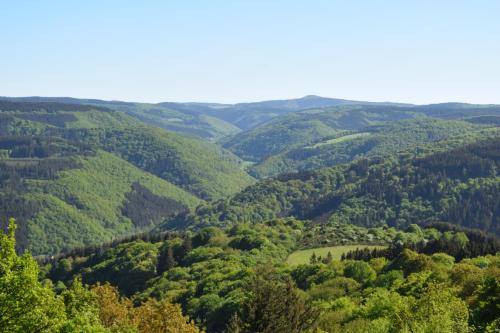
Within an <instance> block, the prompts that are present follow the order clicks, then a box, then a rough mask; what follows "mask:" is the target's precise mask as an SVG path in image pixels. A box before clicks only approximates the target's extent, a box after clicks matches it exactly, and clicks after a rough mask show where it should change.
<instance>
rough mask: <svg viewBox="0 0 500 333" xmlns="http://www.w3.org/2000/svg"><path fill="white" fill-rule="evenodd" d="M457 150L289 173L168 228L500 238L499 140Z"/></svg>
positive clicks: (205, 207) (174, 221)
mask: <svg viewBox="0 0 500 333" xmlns="http://www.w3.org/2000/svg"><path fill="white" fill-rule="evenodd" d="M498 134H499V133H498V132H496V135H494V137H493V138H490V139H486V140H483V141H479V142H476V143H473V144H469V145H466V146H465V147H463V144H462V145H459V147H456V148H452V149H444V150H441V151H440V150H435V151H434V152H430V151H424V152H423V153H422V154H417V155H415V154H408V153H406V154H401V155H399V156H398V157H394V156H392V157H382V158H381V157H374V158H369V159H359V160H357V161H354V162H352V163H350V164H342V165H339V166H336V167H333V168H325V169H320V170H315V171H303V172H299V173H295V174H285V175H281V176H279V177H277V178H276V179H268V180H263V181H260V182H258V183H257V184H255V185H253V186H250V187H248V188H247V189H245V190H244V191H242V192H240V193H238V194H236V195H234V196H233V197H231V198H229V199H223V200H220V201H217V202H214V203H211V204H208V205H202V206H200V207H198V208H197V210H196V212H194V213H186V214H180V215H179V216H177V217H175V218H172V219H170V220H169V221H167V223H165V224H164V225H163V228H166V229H185V228H195V229H196V228H201V227H204V226H227V225H231V224H233V223H236V222H241V223H257V222H261V221H266V220H268V219H272V218H276V217H286V216H292V217H296V218H300V219H312V220H315V221H318V222H325V221H329V222H332V223H348V224H356V225H361V226H365V227H376V226H393V227H397V228H404V227H406V226H408V225H409V224H411V223H417V224H418V223H422V222H425V221H444V222H449V223H454V224H459V225H462V226H466V227H470V228H478V229H482V230H484V231H488V232H493V233H496V234H497V235H498V234H500V220H499V218H500V203H499V201H498V193H499V191H500V177H499V176H498V173H497V170H498V168H499V167H500V152H499V149H500V136H499V135H498Z"/></svg>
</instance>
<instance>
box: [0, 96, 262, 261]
mask: <svg viewBox="0 0 500 333" xmlns="http://www.w3.org/2000/svg"><path fill="white" fill-rule="evenodd" d="M0 120H1V121H0V164H1V166H2V168H1V175H0V195H1V197H2V200H1V203H2V205H1V206H2V207H1V208H0V210H1V212H2V213H3V214H1V215H2V216H13V217H16V218H17V219H18V224H19V229H18V240H19V242H18V245H19V249H24V248H29V249H31V250H32V251H33V252H34V253H36V254H40V253H55V252H58V251H61V250H62V249H67V248H71V247H74V246H81V245H84V244H89V243H96V242H102V241H105V240H110V239H111V238H114V237H117V236H120V235H124V234H129V233H133V232H137V231H139V230H144V229H149V228H151V227H152V226H153V225H155V224H157V223H159V222H160V221H162V220H163V219H164V218H165V217H167V216H169V215H171V214H173V213H176V212H179V211H182V210H185V209H187V208H192V207H194V206H196V205H197V204H198V203H199V202H200V201H201V200H200V199H213V198H220V197H222V196H226V195H229V194H231V193H234V192H236V191H239V190H241V189H242V188H244V187H246V186H247V185H249V184H251V183H252V182H253V180H252V178H251V177H249V176H248V175H247V174H246V173H245V172H244V171H243V170H242V168H241V162H240V160H239V159H238V158H237V157H235V156H234V155H232V154H231V153H229V152H226V151H224V150H223V149H221V148H220V147H218V146H215V145H213V144H210V143H208V142H202V141H200V140H197V139H194V138H188V137H184V136H181V135H179V134H175V133H169V132H166V131H164V130H162V129H159V128H155V127H150V126H145V125H143V124H141V123H140V122H138V121H137V120H135V119H133V118H131V117H129V116H127V115H125V114H123V113H118V112H115V111H112V110H109V109H107V108H103V107H95V106H88V105H76V104H61V103H27V102H23V103H19V102H10V101H0ZM2 222H5V221H2Z"/></svg>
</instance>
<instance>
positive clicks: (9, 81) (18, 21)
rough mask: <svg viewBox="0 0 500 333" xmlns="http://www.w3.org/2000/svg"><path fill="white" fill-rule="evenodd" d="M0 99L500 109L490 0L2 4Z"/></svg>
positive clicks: (498, 54) (498, 51) (499, 10)
mask: <svg viewBox="0 0 500 333" xmlns="http://www.w3.org/2000/svg"><path fill="white" fill-rule="evenodd" d="M0 36H1V43H0V95H3V96H28V95H39V96H73V97H85V98H102V99H118V100H128V101H145V102H160V101H214V102H236V101H254V100H265V99H277V98H291V97H301V96H303V95H307V94H317V95H322V96H328V97H337V98H347V99H362V100H372V101H387V100H391V101H399V102H412V103H434V102H444V101H465V102H476V103H500V1H498V0H491V1H481V0H474V1H472V0H462V1H460V0H453V1H451V0H450V1H445V0H433V1H422V0H414V1H404V0H398V1H374V0H370V1H369V0H366V1H361V0H359V1H355V0H345V1H331V0H330V1H327V0H324V1H320V0H317V1H315V0H309V1H306V0H303V1H291V0H289V1H284V0H283V1H278V0H246V1H237V0H226V1H221V0H219V1H217V0H206V1H202V0H198V1H195V0H192V1H185V0H179V1H125V0H122V1H110V0H102V1H89V0H86V1H76V0H75V1H71V0H65V1H50V0H47V1H2V2H0Z"/></svg>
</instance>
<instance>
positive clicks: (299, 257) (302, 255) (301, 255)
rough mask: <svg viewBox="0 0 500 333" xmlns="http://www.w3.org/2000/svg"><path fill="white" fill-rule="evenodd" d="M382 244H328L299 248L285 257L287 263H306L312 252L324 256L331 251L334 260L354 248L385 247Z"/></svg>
mask: <svg viewBox="0 0 500 333" xmlns="http://www.w3.org/2000/svg"><path fill="white" fill-rule="evenodd" d="M385 247H386V246H382V245H339V246H329V247H317V248H314V249H307V250H299V251H295V252H292V253H291V254H290V255H289V256H288V258H287V259H286V262H287V264H289V265H292V266H295V265H300V264H308V263H309V258H311V256H312V254H313V252H314V253H316V255H317V256H321V257H323V258H324V257H326V255H327V254H328V252H331V254H332V256H333V259H334V260H340V258H341V256H342V254H343V253H346V252H349V251H353V250H356V249H364V248H369V249H375V248H378V249H380V248H385Z"/></svg>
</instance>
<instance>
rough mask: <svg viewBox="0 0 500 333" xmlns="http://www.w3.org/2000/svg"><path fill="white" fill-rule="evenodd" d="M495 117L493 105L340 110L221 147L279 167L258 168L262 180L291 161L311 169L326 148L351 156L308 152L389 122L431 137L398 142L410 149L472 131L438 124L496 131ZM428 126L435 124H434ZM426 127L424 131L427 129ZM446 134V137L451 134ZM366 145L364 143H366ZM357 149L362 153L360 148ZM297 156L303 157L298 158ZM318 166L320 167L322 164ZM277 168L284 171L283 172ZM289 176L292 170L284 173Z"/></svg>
mask: <svg viewBox="0 0 500 333" xmlns="http://www.w3.org/2000/svg"><path fill="white" fill-rule="evenodd" d="M499 116H500V107H498V106H494V105H493V106H488V105H483V106H475V105H469V104H453V103H447V104H437V105H424V106H397V105H383V106H381V105H362V104H361V105H359V104H353V105H342V106H334V107H324V108H319V109H310V110H302V111H298V112H294V113H287V114H284V115H280V116H278V117H275V118H273V119H272V120H270V121H268V122H266V123H264V124H262V125H260V126H257V127H255V128H253V129H249V130H247V131H244V132H241V133H238V134H236V135H234V136H232V137H228V138H226V139H224V140H222V143H223V145H224V147H226V148H228V149H229V150H231V151H232V152H234V153H235V154H236V155H238V156H240V157H241V158H243V159H245V160H249V161H252V162H257V163H259V162H262V163H266V162H267V161H265V160H266V159H271V160H272V161H271V162H270V163H271V164H278V165H277V166H273V167H271V166H269V165H267V166H264V167H263V168H264V169H269V168H271V169H272V168H274V169H276V171H274V172H272V171H271V170H269V171H268V172H267V173H266V171H267V170H263V171H261V170H259V169H258V166H257V167H256V169H255V171H254V173H256V174H260V172H261V173H262V174H263V175H276V174H277V173H279V172H283V171H287V167H286V164H287V163H288V162H289V160H290V159H295V160H297V161H299V162H298V164H299V167H301V165H300V164H301V163H303V164H304V167H306V166H307V165H308V163H309V161H306V160H307V159H308V158H309V155H317V154H323V152H327V151H328V150H329V149H330V148H333V151H332V152H331V153H329V154H330V155H336V156H338V155H339V154H346V155H350V154H352V153H351V152H350V150H349V149H346V148H344V149H343V150H342V149H341V150H340V151H336V149H335V148H336V147H333V146H322V147H321V150H322V152H316V151H311V150H307V149H308V148H311V147H313V148H318V147H319V146H317V144H319V143H322V142H328V140H332V139H335V138H340V137H342V136H345V135H346V134H347V135H348V134H356V133H363V134H362V135H364V134H365V133H366V132H372V131H374V128H373V127H378V126H384V125H388V124H392V123H393V122H399V123H402V124H403V125H402V126H403V127H404V126H406V127H410V124H414V125H415V126H416V128H415V129H410V131H415V132H418V131H420V132H423V130H425V126H427V129H428V131H429V132H430V133H429V138H424V137H422V136H421V133H415V134H417V135H420V137H418V138H411V136H410V135H409V134H410V133H408V135H407V136H406V137H405V138H409V139H410V141H409V142H405V141H404V140H401V142H405V145H406V146H409V145H411V144H414V143H415V141H419V142H421V143H425V142H429V141H430V142H432V141H437V140H442V139H444V138H446V135H447V134H448V135H450V136H453V135H456V134H459V132H457V127H460V126H462V127H463V130H464V131H463V132H462V133H466V132H469V131H472V130H473V128H474V127H472V126H470V125H467V124H466V123H452V122H438V121H437V120H439V119H445V120H452V119H456V120H463V121H466V122H469V123H480V124H482V125H483V126H495V123H496V120H495V119H496V117H499ZM405 119H417V120H419V121H420V122H422V123H424V125H422V123H419V122H418V121H417V122H413V123H412V122H406V123H405V122H401V121H402V120H405ZM432 120H435V121H434V122H432ZM425 123H427V124H428V125H425ZM395 126H397V125H395ZM432 127H434V129H436V128H435V127H441V128H440V129H439V130H440V131H441V133H442V134H441V137H440V136H439V135H436V134H435V132H434V133H433V132H432V131H433V128H432ZM447 127H448V128H447ZM387 130H393V131H397V129H395V128H394V127H393V128H391V127H389V128H387ZM448 130H449V131H450V132H449V133H448ZM395 134H399V133H395ZM351 138H353V137H351ZM364 139H366V140H368V138H366V137H365V138H364ZM418 139H419V140H418ZM393 140H395V139H393ZM376 144H378V142H377V143H376ZM402 148H405V147H402ZM360 149H361V150H362V151H363V147H361V148H360ZM367 149H369V148H365V150H367ZM301 150H307V153H302V152H301ZM352 150H353V151H354V153H357V152H358V150H359V149H355V148H353V149H352ZM297 151H299V152H297ZM285 154H290V155H289V156H291V157H290V158H287V157H284V156H283V155H285ZM327 154H328V153H327ZM301 155H303V156H304V157H301ZM302 160H304V161H302ZM318 160H319V161H323V159H322V158H318ZM263 161H264V162H263ZM267 163H269V162H267ZM319 163H320V164H321V163H322V162H319ZM329 163H331V158H330V161H328V160H327V161H325V162H324V164H322V165H319V166H331V164H329ZM279 164H281V165H279ZM292 164H293V162H292ZM316 164H318V162H317V163H316ZM280 166H281V168H282V170H281V171H280ZM315 166H317V165H311V168H313V167H315ZM292 170H293V166H291V167H290V169H289V170H288V171H292Z"/></svg>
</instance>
